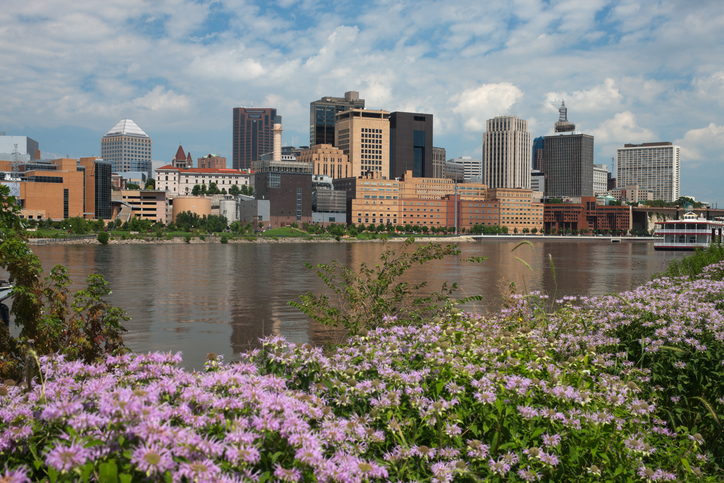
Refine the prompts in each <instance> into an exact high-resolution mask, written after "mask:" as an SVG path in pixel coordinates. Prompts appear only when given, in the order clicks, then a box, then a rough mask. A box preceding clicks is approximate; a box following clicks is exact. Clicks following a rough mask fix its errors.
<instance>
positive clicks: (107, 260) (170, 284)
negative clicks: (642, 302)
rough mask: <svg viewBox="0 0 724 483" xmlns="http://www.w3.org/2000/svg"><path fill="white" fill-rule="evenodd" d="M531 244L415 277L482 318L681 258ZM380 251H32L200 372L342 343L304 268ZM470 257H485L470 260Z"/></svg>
mask: <svg viewBox="0 0 724 483" xmlns="http://www.w3.org/2000/svg"><path fill="white" fill-rule="evenodd" d="M531 241H532V245H533V246H532V248H531V247H530V246H528V245H523V246H520V247H519V248H518V249H517V250H515V251H514V252H513V251H512V250H513V248H514V247H515V246H516V245H517V244H518V242H519V240H513V239H486V240H485V241H482V242H470V243H462V244H461V245H460V249H461V250H462V255H461V257H460V259H453V258H448V259H445V260H440V261H435V262H431V263H429V264H426V265H422V266H420V265H418V266H415V267H413V268H412V269H411V270H410V272H409V275H408V276H407V278H406V279H407V280H408V281H411V282H419V281H422V280H426V281H427V282H428V284H429V287H430V289H432V290H438V289H439V288H440V286H441V284H442V283H443V282H445V281H448V282H450V283H452V282H457V283H458V285H459V286H460V288H461V291H460V296H463V295H464V294H467V295H474V294H480V295H482V296H483V300H482V301H480V302H477V303H476V304H475V305H474V306H473V307H472V309H473V310H477V311H480V312H483V313H485V312H489V311H497V310H499V309H500V307H501V300H502V296H503V294H504V293H505V291H506V290H507V289H506V287H507V286H508V285H509V284H510V282H514V283H515V284H516V286H517V287H518V290H519V291H526V290H527V291H530V290H542V291H544V292H547V293H549V294H551V295H553V294H554V293H555V294H557V297H558V298H561V297H563V296H564V295H588V296H596V295H602V294H606V293H611V292H622V291H626V290H630V289H632V288H634V287H636V286H638V285H640V284H642V283H645V282H646V281H647V280H649V279H650V277H651V275H652V274H653V273H656V272H660V271H662V270H664V269H665V268H666V265H667V264H668V262H669V261H670V260H672V259H673V258H680V257H681V253H676V252H656V251H654V248H653V242H649V241H641V242H622V243H610V242H609V241H608V239H605V240H588V241H584V240H572V239H561V240H544V239H535V238H531ZM394 245H395V246H399V244H394ZM383 250H384V245H383V244H382V243H337V242H330V243H268V244H231V243H230V244H225V245H223V244H165V245H164V244H148V245H107V246H103V245H46V246H34V247H33V252H34V253H36V254H37V255H38V257H40V259H41V261H42V264H43V268H44V269H45V270H49V269H50V268H52V267H53V266H54V265H56V264H63V265H65V266H66V267H68V269H69V272H70V276H71V279H72V280H73V281H74V286H73V287H72V288H73V289H77V288H79V287H81V286H82V282H84V280H85V278H86V277H87V276H88V275H89V274H91V273H100V274H102V275H103V276H104V277H105V278H106V280H107V281H108V282H109V283H110V284H111V288H112V290H113V293H112V294H111V295H110V296H109V297H108V301H109V302H110V303H111V304H113V305H115V306H118V307H121V308H122V309H124V310H125V311H126V312H127V313H128V315H129V316H130V317H131V320H130V321H128V322H127V323H126V324H125V326H126V328H127V329H128V333H127V334H126V335H125V336H124V341H125V343H126V345H127V346H128V347H130V348H131V349H133V350H134V351H136V352H147V351H174V352H176V351H182V352H183V357H184V366H185V367H187V368H189V369H192V368H195V369H201V368H202V367H203V363H204V360H205V359H206V354H207V353H209V352H215V353H217V354H224V356H225V358H226V360H233V359H234V356H235V355H236V354H238V353H239V352H240V351H243V350H246V349H248V348H250V347H257V346H258V344H257V341H258V339H259V338H260V337H262V336H264V335H268V334H281V335H283V336H285V337H286V338H287V339H288V340H290V341H294V342H304V343H306V342H309V343H312V344H322V343H324V342H326V341H329V340H335V339H336V338H338V337H339V334H338V333H334V332H333V331H330V330H329V329H328V328H327V327H324V326H320V325H319V324H316V323H311V322H310V321H309V320H308V319H307V318H306V316H305V315H304V314H302V313H301V312H299V311H298V310H297V309H296V308H294V307H291V306H289V305H287V302H288V301H290V300H296V299H297V296H298V295H299V294H300V293H303V292H306V291H311V292H314V293H321V292H322V291H324V290H325V287H324V285H323V283H322V282H321V281H320V280H319V279H318V278H317V277H316V276H315V275H314V273H313V272H311V271H310V270H307V269H305V268H304V263H305V262H306V263H310V264H312V265H316V264H318V263H330V262H331V261H332V260H337V261H339V262H341V263H342V264H344V265H346V266H349V267H354V268H357V267H359V265H360V264H361V263H362V262H366V263H367V264H372V265H374V264H375V263H376V262H377V261H378V260H379V256H380V254H381V253H382V251H383ZM549 255H550V256H551V257H552V259H553V263H554V266H555V273H556V277H555V282H554V277H553V273H552V270H551V268H550V263H549ZM470 257H487V260H485V261H483V262H481V263H469V262H464V261H462V260H461V259H465V258H470ZM516 257H518V258H520V259H521V260H524V261H525V262H526V264H527V265H528V266H530V268H531V269H532V271H531V270H530V269H529V268H528V267H527V266H526V265H525V264H524V263H522V262H521V261H519V260H517V259H516Z"/></svg>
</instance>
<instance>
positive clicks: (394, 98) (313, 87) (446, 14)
mask: <svg viewBox="0 0 724 483" xmlns="http://www.w3.org/2000/svg"><path fill="white" fill-rule="evenodd" d="M2 3H3V7H2V9H0V66H1V68H0V131H4V132H6V133H7V134H8V135H27V136H30V137H32V138H33V139H35V140H36V141H38V142H39V143H40V149H41V151H42V153H43V157H47V158H52V157H61V156H66V155H68V156H70V157H80V156H91V155H99V154H100V138H101V136H103V135H104V134H105V133H106V132H107V131H108V130H109V129H111V128H112V127H113V126H114V125H115V124H116V123H117V122H118V121H119V120H120V119H122V118H130V119H133V120H134V121H135V122H136V123H137V124H138V125H139V126H140V127H141V128H142V129H143V130H144V131H146V133H148V134H149V136H151V138H152V139H153V158H154V159H155V160H158V161H162V162H164V163H166V162H168V161H170V160H171V158H172V157H173V155H174V154H175V152H176V150H177V148H178V145H179V143H181V144H182V145H183V147H184V149H186V150H187V151H189V150H190V151H191V153H192V156H193V157H194V158H196V157H199V156H202V155H204V154H208V153H209V152H213V153H219V154H221V155H225V156H226V157H227V158H228V164H229V166H230V165H231V145H232V109H233V108H234V107H240V106H255V107H275V108H277V109H278V111H279V113H280V114H281V115H282V116H283V119H284V120H283V126H284V139H283V144H284V145H295V146H299V145H307V144H309V103H310V102H312V101H314V100H317V99H319V98H320V97H322V96H339V97H341V96H343V95H344V92H345V91H350V90H354V91H359V92H360V97H362V98H363V99H365V100H366V102H367V108H371V109H385V110H389V111H414V112H424V113H431V114H433V115H434V116H435V133H434V136H435V139H434V144H435V146H439V147H444V148H446V149H447V155H448V158H453V157H458V156H462V155H468V156H473V157H477V158H479V157H481V145H482V133H483V130H484V129H485V120H486V119H489V118H492V117H494V116H498V115H506V114H514V115H518V116H520V117H522V118H524V119H527V120H528V123H529V128H530V131H531V133H532V134H533V136H534V137H537V136H542V135H546V134H550V133H552V131H553V123H554V122H555V121H556V120H557V118H558V107H559V106H560V102H561V100H562V99H565V101H566V105H567V107H568V117H569V120H570V121H572V122H574V123H576V125H577V129H578V130H580V131H582V132H584V133H588V134H593V135H594V136H595V147H596V151H595V154H596V159H595V162H596V163H605V164H608V165H609V169H610V165H611V158H612V157H615V156H616V148H617V147H621V146H622V145H623V144H624V143H642V142H654V141H672V142H674V143H676V144H678V145H680V146H681V147H682V170H681V182H682V189H681V192H682V194H683V195H690V196H694V197H696V198H697V199H699V200H704V201H711V202H718V203H719V206H724V194H722V193H723V191H724V189H723V188H722V187H723V186H724V159H723V157H724V155H723V154H722V153H724V111H723V109H722V108H723V107H724V48H723V47H724V46H723V45H722V43H723V40H722V39H724V3H723V2H721V1H707V0H695V1H692V0H682V1H674V0H671V1H651V0H649V1H635V0H619V1H605V0H585V1H583V0H563V1H553V0H551V1H540V0H513V1H504V0H501V1H480V0H478V1H468V0H446V1H425V0H416V1H408V0H390V1H387V0H377V1H375V0H372V1H365V2H363V1H359V0H357V1H349V0H336V1H334V2H331V1H330V2H327V1H316V0H267V1H261V0H219V1H204V0H198V1H193V0H148V1H143V0H73V1H70V0H64V1H59V0H32V1H26V0H3V2H2Z"/></svg>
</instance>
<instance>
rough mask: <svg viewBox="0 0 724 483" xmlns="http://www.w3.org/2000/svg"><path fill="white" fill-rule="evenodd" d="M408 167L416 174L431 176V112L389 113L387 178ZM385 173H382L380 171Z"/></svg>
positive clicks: (408, 169) (400, 174) (402, 171)
mask: <svg viewBox="0 0 724 483" xmlns="http://www.w3.org/2000/svg"><path fill="white" fill-rule="evenodd" d="M405 171H412V176H414V177H416V178H432V177H433V168H432V114H418V113H414V112H393V113H392V114H390V172H389V177H390V179H394V178H401V177H402V176H404V174H405ZM382 175H383V176H386V174H385V173H382Z"/></svg>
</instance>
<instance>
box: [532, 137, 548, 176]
mask: <svg viewBox="0 0 724 483" xmlns="http://www.w3.org/2000/svg"><path fill="white" fill-rule="evenodd" d="M545 139H546V138H545V136H540V137H537V138H535V139H534V140H533V164H532V166H533V169H534V170H536V171H543V166H544V165H545V161H544V159H543V147H544V146H545Z"/></svg>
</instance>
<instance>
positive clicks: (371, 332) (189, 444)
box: [0, 263, 724, 483]
mask: <svg viewBox="0 0 724 483" xmlns="http://www.w3.org/2000/svg"><path fill="white" fill-rule="evenodd" d="M723 278H724V263H719V264H714V265H711V266H709V267H707V268H706V269H705V270H703V272H702V273H701V274H699V275H697V276H696V277H682V278H668V277H662V278H659V279H657V280H655V281H652V282H650V283H648V284H646V285H644V286H642V287H640V288H639V289H637V290H635V291H632V292H629V293H624V294H621V295H616V296H606V297H599V298H582V299H581V298H575V299H573V298H572V299H566V300H559V301H557V302H556V303H555V304H554V303H553V302H555V301H549V300H548V298H547V297H545V296H544V295H541V294H528V295H525V296H519V297H516V298H515V299H514V300H513V301H512V303H511V304H510V306H509V307H508V308H507V309H506V310H504V311H503V312H501V313H500V314H498V315H496V316H494V317H485V318H484V317H482V316H480V315H478V314H474V313H467V312H463V311H460V310H458V308H456V306H455V305H454V304H452V303H449V304H448V305H447V306H446V307H445V308H444V310H443V311H441V312H440V313H439V314H438V315H437V316H435V317H434V318H431V319H430V320H426V321H423V322H416V323H408V322H406V321H405V320H398V319H396V318H395V317H394V316H387V317H384V318H383V319H382V320H380V321H379V324H377V325H376V326H375V327H374V328H371V329H367V328H362V329H360V330H359V331H358V332H357V335H355V336H353V337H351V338H350V339H349V340H348V341H347V342H346V343H345V344H343V345H340V346H337V347H334V348H332V349H328V350H323V349H322V348H318V347H311V346H309V345H300V344H292V343H289V342H287V341H285V340H284V339H283V338H281V337H269V338H266V339H264V340H263V346H262V348H261V349H257V350H254V351H250V352H247V353H245V354H242V355H241V357H240V361H237V362H233V363H225V362H224V361H223V360H222V358H220V357H216V356H214V355H213V354H211V355H210V356H209V359H208V362H207V365H206V370H205V371H203V372H193V373H190V372H186V371H184V370H182V369H181V368H179V366H178V363H179V362H180V360H181V355H180V354H163V353H152V354H121V355H111V356H107V357H105V359H104V360H103V361H102V362H98V363H86V362H82V361H73V360H66V359H65V356H62V355H50V356H43V357H40V358H39V361H38V362H39V366H40V370H39V372H38V375H37V376H36V377H35V378H34V379H33V381H32V384H31V385H30V387H28V385H27V383H26V384H20V383H16V381H9V380H8V381H5V383H4V384H3V385H2V387H0V482H3V483H7V482H27V481H50V482H56V481H99V482H131V481H162V482H205V481H214V482H266V481H280V482H282V481H284V482H297V481H298V482H312V481H319V482H345V483H346V482H368V481H390V482H412V481H419V482H427V481H430V482H435V483H441V482H451V481H469V482H491V483H492V482H532V481H542V482H656V481H679V482H720V481H724V473H722V471H721V467H722V466H724V465H723V464H722V445H723V443H722V436H721V435H722V428H721V422H722V421H721V420H722V418H724V392H723V390H722V387H724V384H723V383H722V382H723V381H724V345H723V342H724V340H723V339H724V318H723V316H722V309H723V308H724V302H723V300H724V298H723V296H724V280H722V279H723Z"/></svg>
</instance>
